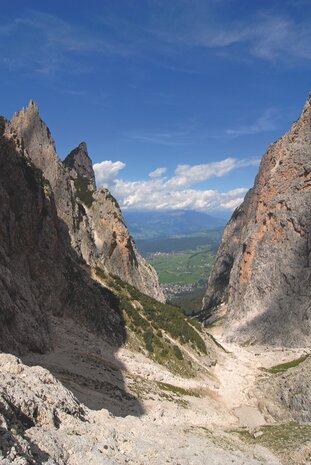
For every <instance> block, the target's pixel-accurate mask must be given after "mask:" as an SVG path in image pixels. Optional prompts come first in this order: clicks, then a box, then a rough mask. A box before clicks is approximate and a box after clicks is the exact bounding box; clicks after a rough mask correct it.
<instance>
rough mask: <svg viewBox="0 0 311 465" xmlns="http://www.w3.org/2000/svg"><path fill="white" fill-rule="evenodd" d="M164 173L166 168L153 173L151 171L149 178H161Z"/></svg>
mask: <svg viewBox="0 0 311 465" xmlns="http://www.w3.org/2000/svg"><path fill="white" fill-rule="evenodd" d="M166 171H167V168H157V169H155V170H154V171H151V173H149V177H150V178H160V177H161V176H163V174H164V173H166Z"/></svg>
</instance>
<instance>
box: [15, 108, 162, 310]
mask: <svg viewBox="0 0 311 465" xmlns="http://www.w3.org/2000/svg"><path fill="white" fill-rule="evenodd" d="M11 128H12V131H14V132H15V133H16V134H17V136H18V138H19V139H20V140H21V141H22V143H23V144H24V147H25V149H26V152H27V154H28V157H29V158H30V160H31V161H32V162H33V163H34V164H35V166H36V167H37V168H39V169H40V170H41V171H42V173H43V175H44V177H45V178H46V179H47V180H48V181H49V183H50V185H51V188H52V191H53V194H54V198H55V203H56V209H57V214H58V216H59V217H60V218H61V219H62V220H63V223H64V226H65V227H67V228H68V231H69V235H70V238H71V244H72V247H73V248H74V250H75V251H76V253H77V255H78V256H79V257H80V258H81V259H83V260H84V261H85V262H86V263H87V264H88V265H90V266H92V267H100V268H102V269H104V270H105V271H106V272H108V273H113V274H115V275H117V276H119V277H120V278H121V279H123V280H124V281H126V282H128V283H129V284H131V285H133V286H135V287H137V288H138V289H139V290H140V291H141V292H143V293H145V294H148V295H150V296H151V297H154V298H155V299H157V300H160V301H164V300H165V298H164V295H163V292H162V290H161V288H160V286H159V282H158V278H157V274H156V272H155V270H154V269H153V268H152V267H151V266H150V265H148V263H147V262H146V261H145V260H144V259H143V258H142V257H141V256H140V254H139V252H138V251H137V249H136V246H135V243H134V241H133V239H132V238H131V236H130V235H129V233H128V230H127V228H126V225H125V223H124V220H123V217H122V213H121V211H120V208H119V206H118V204H117V202H116V201H115V199H114V198H113V197H112V196H111V194H110V193H109V192H108V191H107V190H106V189H100V190H98V191H97V190H96V184H95V175H94V171H93V167H92V162H91V159H90V157H89V155H88V153H87V147H86V144H85V143H84V142H82V143H81V144H80V145H79V146H78V147H77V148H75V149H74V150H73V151H72V152H71V153H70V154H69V155H68V156H67V157H66V158H65V160H64V162H62V161H61V160H60V158H59V157H58V155H57V153H56V149H55V143H54V141H53V139H52V137H51V134H50V131H49V129H48V128H47V126H46V125H45V123H44V122H43V121H42V119H41V118H40V115H39V111H38V106H37V105H36V104H35V103H34V102H32V101H31V102H30V104H29V105H28V107H27V108H26V109H23V110H22V111H20V112H18V113H16V114H15V115H14V116H13V118H12V121H11Z"/></svg>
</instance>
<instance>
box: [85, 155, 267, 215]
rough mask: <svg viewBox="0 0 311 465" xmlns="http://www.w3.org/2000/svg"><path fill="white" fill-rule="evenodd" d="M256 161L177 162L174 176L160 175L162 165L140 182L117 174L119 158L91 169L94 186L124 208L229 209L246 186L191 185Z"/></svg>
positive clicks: (238, 198)
mask: <svg viewBox="0 0 311 465" xmlns="http://www.w3.org/2000/svg"><path fill="white" fill-rule="evenodd" d="M258 163H259V160H237V159H235V158H227V159H225V160H221V161H219V162H214V163H206V164H200V165H192V166H190V165H178V166H177V168H176V170H175V173H174V176H172V177H171V178H169V179H167V178H166V177H162V175H163V174H164V173H165V172H166V168H157V169H156V170H154V171H152V172H151V173H149V177H150V179H148V180H141V181H125V180H124V179H121V178H120V177H118V174H119V171H120V170H121V169H123V168H124V167H125V164H124V163H123V162H120V161H118V162H114V163H113V162H112V161H110V160H109V161H104V162H101V163H97V164H96V165H94V171H95V175H96V181H97V185H98V186H102V185H103V186H105V187H108V188H109V189H110V190H111V192H112V194H113V195H114V196H115V197H116V198H117V200H118V202H119V203H120V205H121V207H122V208H124V209H132V210H172V209H189V210H201V211H207V210H216V209H225V210H233V209H234V208H236V207H237V206H238V205H239V204H240V203H241V202H242V201H243V198H244V195H245V193H246V192H247V189H246V188H243V187H241V188H238V189H234V190H230V191H228V192H220V191H218V190H213V189H194V188H192V187H191V186H193V185H195V184H197V183H200V182H203V181H206V180H208V179H211V178H213V177H214V178H215V177H221V176H224V175H226V174H228V173H229V172H231V171H232V170H234V169H237V168H241V167H246V166H251V165H258Z"/></svg>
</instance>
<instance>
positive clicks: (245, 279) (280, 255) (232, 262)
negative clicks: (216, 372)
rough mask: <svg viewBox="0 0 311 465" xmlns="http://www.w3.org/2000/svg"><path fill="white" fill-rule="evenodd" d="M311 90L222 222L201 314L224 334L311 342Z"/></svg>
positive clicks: (290, 342) (288, 342)
mask: <svg viewBox="0 0 311 465" xmlns="http://www.w3.org/2000/svg"><path fill="white" fill-rule="evenodd" d="M310 228H311V97H309V99H308V101H307V102H306V104H305V107H304V109H303V112H302V114H301V116H300V118H299V119H298V121H297V122H295V123H294V124H293V126H292V128H291V129H290V131H289V132H288V133H287V134H286V135H284V136H283V137H282V138H281V139H279V140H278V141H277V142H275V143H274V144H272V145H271V146H270V147H269V148H268V150H267V152H266V154H265V155H264V157H263V159H262V162H261V165H260V169H259V174H258V175H257V177H256V180H255V184H254V187H253V188H252V189H251V190H250V191H249V192H248V194H247V195H246V198H245V200H244V202H243V204H242V205H241V206H240V207H239V208H238V209H237V210H236V211H235V212H234V213H233V216H232V218H231V220H230V222H229V223H228V225H227V227H226V229H225V232H224V235H223V239H222V243H221V246H220V248H219V251H218V253H217V257H216V262H215V265H214V268H213V271H212V274H211V276H210V279H209V283H208V289H207V292H206V295H205V297H204V301H203V311H202V313H201V315H200V318H201V319H202V320H203V321H213V320H214V319H215V318H218V317H220V316H222V317H223V318H224V319H223V321H224V328H225V332H226V333H227V335H228V336H230V337H232V338H234V337H237V338H244V339H248V340H250V339H253V340H257V341H261V342H265V343H272V344H280V345H303V344H309V343H310V341H311V305H310V302H311V299H310V298H311V286H310V284H311V279H310V277H311V268H310V258H311V257H310V252H311V239H310Z"/></svg>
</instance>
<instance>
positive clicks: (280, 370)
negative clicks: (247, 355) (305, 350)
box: [264, 354, 310, 375]
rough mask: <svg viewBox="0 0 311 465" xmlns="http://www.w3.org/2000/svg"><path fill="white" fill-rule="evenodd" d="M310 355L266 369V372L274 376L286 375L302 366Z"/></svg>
mask: <svg viewBox="0 0 311 465" xmlns="http://www.w3.org/2000/svg"><path fill="white" fill-rule="evenodd" d="M309 355H310V354H306V355H302V356H301V357H299V358H296V359H294V360H290V361H289V362H286V363H281V364H280V365H275V366H274V367H271V368H264V371H265V372H267V373H272V374H273V375H277V374H279V373H284V372H285V371H287V370H289V369H290V368H295V367H296V366H298V365H300V363H302V362H304V361H305V360H306V359H307V358H308V357H309Z"/></svg>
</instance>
